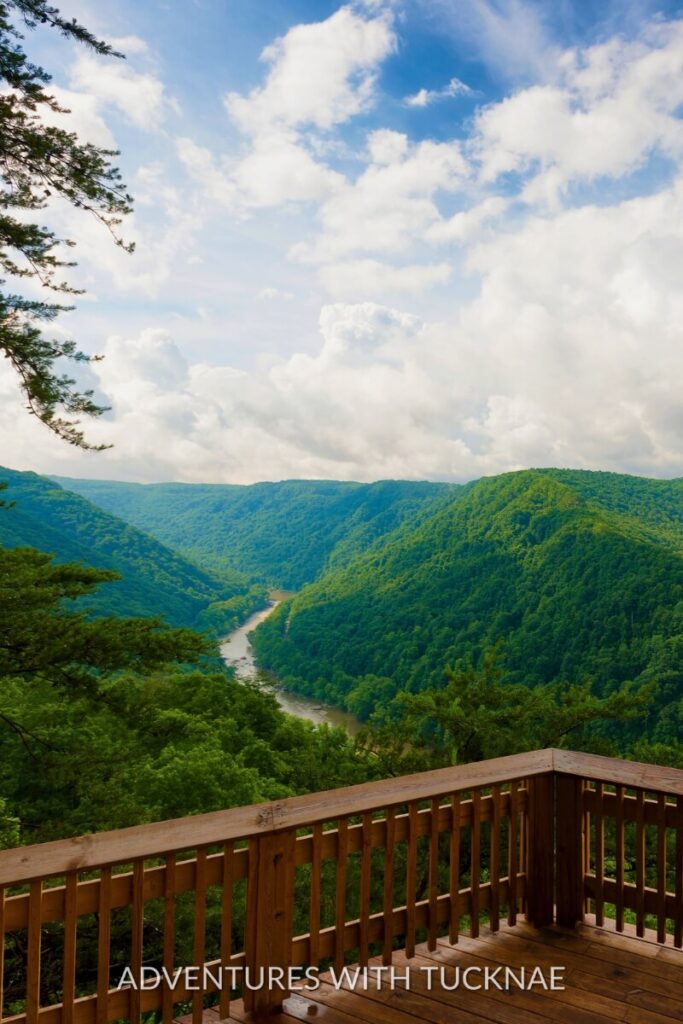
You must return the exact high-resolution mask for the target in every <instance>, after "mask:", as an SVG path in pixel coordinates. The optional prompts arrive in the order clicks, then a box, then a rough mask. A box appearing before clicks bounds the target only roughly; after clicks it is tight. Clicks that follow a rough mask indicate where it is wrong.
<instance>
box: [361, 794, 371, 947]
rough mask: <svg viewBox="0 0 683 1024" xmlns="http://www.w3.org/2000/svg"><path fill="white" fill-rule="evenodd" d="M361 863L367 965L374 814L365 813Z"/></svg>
mask: <svg viewBox="0 0 683 1024" xmlns="http://www.w3.org/2000/svg"><path fill="white" fill-rule="evenodd" d="M361 829H362V832H361V836H362V838H361V842H362V848H361V864H360V915H359V916H360V947H359V953H360V956H359V962H360V965H361V967H367V964H368V957H369V951H370V883H371V871H372V814H370V813H367V814H364V815H363V823H362V826H361Z"/></svg>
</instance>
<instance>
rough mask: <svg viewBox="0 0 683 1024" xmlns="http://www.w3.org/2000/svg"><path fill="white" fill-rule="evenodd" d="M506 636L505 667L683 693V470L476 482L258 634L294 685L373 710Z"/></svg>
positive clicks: (513, 675)
mask: <svg viewBox="0 0 683 1024" xmlns="http://www.w3.org/2000/svg"><path fill="white" fill-rule="evenodd" d="M501 639H502V641H503V650H504V654H505V667H506V677H507V678H508V679H510V681H516V682H524V683H527V684H529V685H538V684H542V683H547V682H550V681H554V680H579V679H583V678H586V677H591V678H593V679H594V680H595V681H596V683H597V684H598V686H599V687H600V688H601V689H603V690H608V689H611V688H614V687H617V686H619V684H620V683H622V682H623V681H624V680H627V679H641V680H643V679H649V678H653V679H654V678H656V679H658V680H659V681H660V683H661V685H662V687H664V689H665V690H666V692H667V693H668V695H669V696H668V698H667V699H669V700H678V701H681V698H682V697H683V660H682V655H683V481H681V480H673V481H662V480H645V479H640V478H636V477H628V476H620V475H617V474H611V473H589V472H579V471H562V470H547V471H546V470H529V471H524V472H519V473H510V474H505V475H502V476H499V477H493V478H488V479H483V480H480V481H478V482H476V483H474V484H472V485H468V486H467V487H466V488H464V489H463V490H461V491H459V492H458V493H457V494H456V495H455V496H454V497H452V498H451V500H450V501H448V502H447V503H446V504H444V505H442V507H440V508H438V509H436V510H435V511H433V513H432V514H431V515H429V516H428V517H427V518H425V519H424V520H423V521H422V522H421V523H420V524H418V525H417V526H416V527H412V526H411V525H409V524H404V525H403V527H401V528H399V530H397V531H396V532H395V533H394V534H393V535H390V536H388V537H385V538H384V541H383V543H382V544H381V545H379V546H376V547H375V548H370V549H369V550H367V551H366V552H364V553H363V554H362V555H360V556H358V557H356V558H354V559H353V560H352V561H350V562H349V563H348V564H347V565H343V566H340V567H338V568H333V569H331V570H330V571H328V572H327V573H325V575H324V576H322V578H321V579H320V580H318V581H317V582H315V583H313V584H311V585H310V586H307V587H305V588H304V589H303V590H302V591H301V593H300V594H299V595H297V596H296V597H295V598H293V599H291V600H290V601H287V602H285V603H284V604H283V605H281V606H280V607H279V608H278V609H277V611H276V612H275V613H274V614H273V615H272V616H271V617H270V618H269V619H268V620H267V621H266V622H265V623H264V624H263V625H262V626H261V627H260V628H259V629H258V631H257V633H256V639H255V646H256V649H257V654H258V657H259V659H260V661H261V664H262V665H264V666H265V667H267V668H270V669H272V670H273V671H275V672H276V673H277V674H278V676H279V677H280V678H281V679H282V680H284V681H285V682H286V683H287V685H290V686H292V687H294V688H298V689H300V690H301V691H303V692H307V693H310V694H315V695H316V696H318V697H320V698H323V699H326V700H331V701H333V702H337V703H340V704H345V705H346V706H347V707H349V708H350V709H351V710H354V711H356V713H360V714H368V713H369V712H370V711H371V710H372V708H373V706H375V705H376V704H377V703H378V702H380V701H385V700H388V699H390V698H391V696H393V694H394V693H395V692H396V690H397V689H408V690H412V691H418V690H422V689H426V688H430V687H434V686H440V685H442V683H443V670H444V666H445V665H446V664H456V663H458V662H465V661H467V660H470V659H471V660H472V661H474V662H477V661H478V659H479V658H480V657H481V656H482V654H483V652H484V651H485V650H487V649H489V648H490V647H491V646H493V645H494V644H495V643H496V642H497V641H499V640H501ZM662 692H664V691H662Z"/></svg>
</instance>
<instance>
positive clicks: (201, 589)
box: [0, 469, 266, 633]
mask: <svg viewBox="0 0 683 1024" xmlns="http://www.w3.org/2000/svg"><path fill="white" fill-rule="evenodd" d="M0 482H4V483H5V484H6V485H9V486H7V488H6V494H7V498H8V500H9V499H12V500H13V507H11V508H4V509H0V544H4V545H5V546H6V547H29V546H32V547H36V548H41V549H43V550H48V551H51V552H53V553H54V554H55V555H56V557H57V559H58V560H59V561H79V562H86V563H88V564H89V565H92V566H95V567H97V568H101V569H107V570H113V571H114V572H115V573H116V574H117V575H118V577H120V579H119V580H118V581H117V582H113V583H112V584H111V585H110V586H108V587H106V588H104V589H103V590H102V591H100V592H95V593H92V592H88V596H87V599H86V598H84V599H83V600H82V601H81V605H86V604H87V607H88V608H89V609H90V610H91V611H92V612H94V613H96V614H98V615H102V614H111V613H116V614H120V615H136V616H140V615H142V616H144V615H148V614H150V613H154V614H155V615H159V616H163V617H164V618H166V619H167V620H168V622H170V623H171V624H172V625H176V626H196V627H199V628H201V629H205V630H207V631H209V632H213V633H226V632H228V631H229V630H230V629H233V628H234V627H235V626H236V625H238V624H239V622H241V621H242V620H243V619H244V618H246V617H247V616H248V615H249V614H250V612H252V611H254V610H255V609H256V608H260V607H262V606H263V605H264V604H265V600H266V593H265V589H264V588H263V587H259V586H253V585H252V586H250V585H249V584H248V583H247V581H246V580H245V578H244V577H243V576H241V575H240V574H238V573H232V574H228V573H226V574H224V575H223V576H219V575H218V574H215V573H210V572H205V571H203V570H201V569H199V568H198V567H197V566H195V565H193V564H192V563H191V562H188V561H187V560H186V559H184V558H182V557H181V556H180V555H178V554H176V553H175V552H173V551H170V550H169V549H168V548H167V547H165V546H164V545H162V544H160V543H159V542H158V541H156V540H154V539H153V538H152V537H149V536H148V535H147V534H144V533H142V531H140V530H137V529H136V528H135V527H133V526H130V525H129V524H128V523H124V522H122V521H121V520H120V519H117V518H115V517H114V516H112V515H109V514H108V513H106V512H103V511H102V510H101V509H99V508H96V507H95V506H94V505H91V504H90V503H89V502H87V501H86V500H85V499H84V498H81V497H79V496H78V495H76V494H73V493H72V492H70V491H66V490H64V489H63V488H61V487H60V486H59V485H58V484H55V483H54V482H53V481H51V480H47V479H46V478H45V477H40V476H37V475H36V474H35V473H17V472H14V471H12V470H8V469H0Z"/></svg>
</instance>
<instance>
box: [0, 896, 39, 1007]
mask: <svg viewBox="0 0 683 1024" xmlns="http://www.w3.org/2000/svg"><path fill="white" fill-rule="evenodd" d="M42 901H43V883H42V881H38V882H31V886H30V889H29V901H28V950H27V957H28V963H27V966H26V1024H38V1012H39V1010H40V953H41V937H42V936H41V915H42ZM3 941H4V940H3Z"/></svg>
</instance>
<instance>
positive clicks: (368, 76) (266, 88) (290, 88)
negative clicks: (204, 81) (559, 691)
mask: <svg viewBox="0 0 683 1024" xmlns="http://www.w3.org/2000/svg"><path fill="white" fill-rule="evenodd" d="M394 44H395V39H394V34H393V31H392V29H391V24H390V20H389V18H388V17H387V16H386V15H379V16H378V17H371V18H364V17H362V16H361V15H359V14H357V13H356V12H355V11H353V10H352V8H350V7H341V8H340V9H339V10H338V11H336V12H335V13H334V14H333V15H331V16H330V17H329V18H327V19H326V20H325V21H320V22H315V23H312V24H307V25H295V26H294V27H293V28H291V29H290V30H289V32H287V34H286V35H285V36H283V37H282V38H281V39H277V40H276V41H275V42H274V43H272V44H271V45H270V46H268V47H266V49H265V50H264V51H263V53H262V54H261V59H262V60H263V61H264V62H265V63H266V64H267V65H268V67H269V71H268V76H267V79H266V82H265V84H264V85H262V86H259V87H258V88H256V89H253V90H252V91H251V92H250V93H248V94H247V95H246V96H244V95H242V94H240V93H236V92H231V93H228V95H227V96H226V98H225V105H226V108H227V110H228V113H229V115H230V117H231V118H232V120H233V121H234V122H235V123H236V124H237V125H238V126H239V127H240V129H241V130H242V131H243V132H244V134H245V135H259V134H260V133H261V132H263V131H270V130H272V129H273V127H278V126H279V127H282V126H284V127H286V128H294V127H297V126H299V125H306V124H308V125H313V126H315V127H316V128H321V129H329V128H331V127H332V126H333V125H335V124H339V123H340V122H342V121H346V120H348V118H350V117H352V116H353V115H354V114H357V113H359V111H361V110H363V109H364V107H366V106H367V104H368V103H369V102H370V100H371V98H372V92H373V87H374V83H375V70H376V67H377V65H378V64H379V62H380V61H381V60H383V59H384V58H385V57H386V56H387V55H388V54H389V53H390V52H391V50H392V49H393V47H394Z"/></svg>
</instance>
